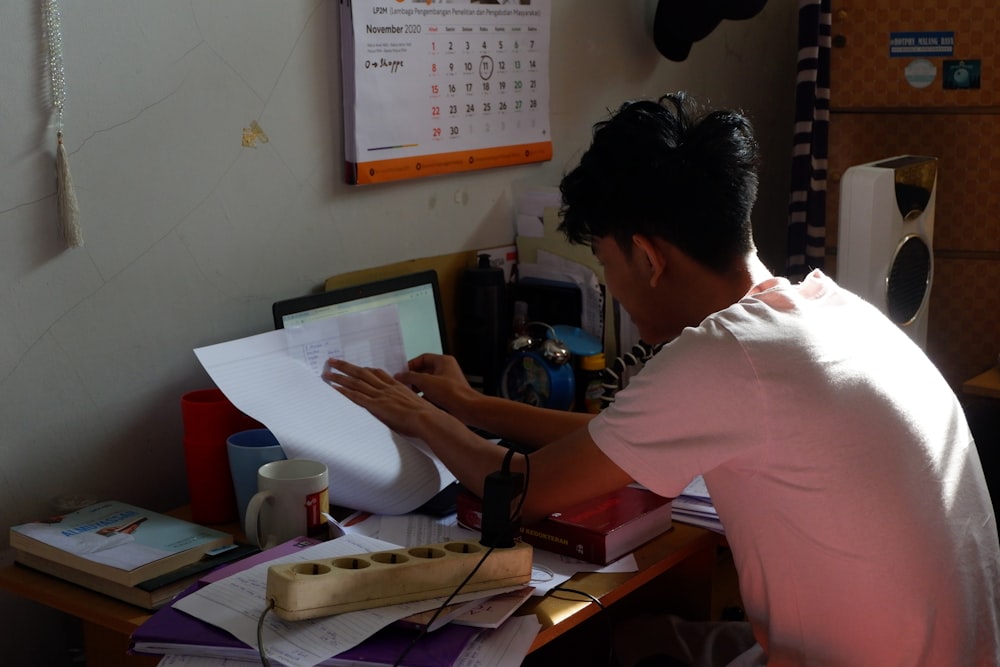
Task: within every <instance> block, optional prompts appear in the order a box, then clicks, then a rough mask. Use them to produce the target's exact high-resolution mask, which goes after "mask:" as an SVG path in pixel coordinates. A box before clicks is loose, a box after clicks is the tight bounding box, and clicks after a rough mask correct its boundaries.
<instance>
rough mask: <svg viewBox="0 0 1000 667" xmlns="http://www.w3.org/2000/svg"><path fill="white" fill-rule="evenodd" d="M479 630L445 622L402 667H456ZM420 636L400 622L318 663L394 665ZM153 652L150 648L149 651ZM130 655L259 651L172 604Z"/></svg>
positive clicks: (140, 635) (302, 543) (144, 629)
mask: <svg viewBox="0 0 1000 667" xmlns="http://www.w3.org/2000/svg"><path fill="white" fill-rule="evenodd" d="M315 543H316V540H305V539H298V540H290V541H289V542H286V543H284V544H281V545H278V546H277V547H274V548H273V549H269V550H267V551H265V552H262V553H260V554H257V555H255V556H251V557H249V558H246V559H244V560H242V561H240V562H238V563H233V564H231V565H227V566H224V567H222V568H219V570H216V571H215V572H213V573H212V574H210V575H207V576H206V577H204V578H202V579H201V580H200V581H199V582H198V583H196V584H192V585H191V586H190V587H188V588H187V589H186V590H185V591H184V592H182V593H181V594H180V595H178V596H177V599H180V598H182V597H184V596H185V595H188V594H190V593H191V592H193V591H195V590H197V589H198V588H201V587H202V586H205V585H207V584H209V583H211V582H212V581H216V580H218V579H220V578H222V577H223V576H228V575H230V574H233V573H235V572H237V571H239V570H243V569H246V568H248V567H251V566H253V565H256V564H257V563H260V562H266V561H268V560H273V559H275V558H278V557H281V556H284V555H287V554H289V553H294V552H295V551H297V550H298V549H302V548H305V547H308V546H312V545H313V544H315ZM480 631H481V630H480V628H473V627H467V626H461V625H455V624H451V623H449V624H448V625H446V626H444V627H443V628H441V629H439V630H436V631H434V632H430V633H427V634H426V635H424V636H423V637H421V638H420V639H419V640H418V641H417V643H416V645H415V646H414V647H413V649H411V650H410V652H409V653H407V655H406V658H405V659H404V661H403V662H402V663H401V664H402V665H403V666H404V667H449V666H450V665H453V664H454V663H455V661H456V660H457V659H458V656H459V655H460V654H461V652H462V651H463V650H464V649H465V647H466V645H468V643H469V642H470V641H471V640H472V639H473V637H475V636H476V635H477V634H479V632H480ZM418 634H419V630H418V629H414V628H413V627H412V626H411V625H407V624H405V623H403V622H397V623H393V624H392V625H389V626H388V627H386V628H383V629H382V630H380V631H379V632H377V633H375V634H374V635H372V636H371V637H369V638H368V639H366V640H365V641H363V642H361V643H360V644H358V645H357V646H355V647H354V648H352V649H349V650H347V651H344V652H343V653H341V654H339V655H336V656H334V657H333V658H331V659H330V660H328V661H324V662H322V663H320V664H321V665H327V664H333V665H335V664H338V663H339V662H340V661H344V660H354V661H357V662H370V663H373V664H385V665H392V664H393V663H394V662H395V661H396V659H397V658H398V657H399V656H400V655H401V654H402V652H403V651H404V650H406V647H407V646H409V645H410V642H411V641H412V640H413V639H414V638H415V637H417V635H418ZM151 645H152V646H151ZM151 648H152V649H153V650H150V649H151ZM129 653H136V654H139V653H141V654H155V655H163V654H165V653H176V654H182V655H202V656H217V657H238V656H240V655H242V656H244V657H250V658H256V657H257V649H255V648H253V647H251V646H248V645H247V644H244V643H243V642H241V641H240V640H239V639H237V638H236V637H234V636H233V635H231V634H230V633H228V632H226V631H225V630H223V629H222V628H219V627H217V626H215V625H212V624H211V623H206V622H204V621H202V620H199V619H197V618H195V617H194V616H190V615H188V614H185V613H184V612H182V611H179V610H177V609H174V608H173V606H172V605H168V606H165V607H162V608H161V609H159V610H157V611H156V612H154V613H153V615H152V616H150V617H149V618H148V619H147V620H146V622H145V623H143V624H142V625H140V626H139V627H138V628H136V630H135V632H133V633H132V636H131V638H130V639H129Z"/></svg>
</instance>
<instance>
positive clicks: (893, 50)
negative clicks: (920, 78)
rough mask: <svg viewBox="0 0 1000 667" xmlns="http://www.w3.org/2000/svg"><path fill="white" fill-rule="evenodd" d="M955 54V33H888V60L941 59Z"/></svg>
mask: <svg viewBox="0 0 1000 667" xmlns="http://www.w3.org/2000/svg"><path fill="white" fill-rule="evenodd" d="M954 52H955V33H954V32H952V31H948V32H891V33H889V57H890V58H915V57H917V56H923V57H925V58H935V57H937V58H942V57H947V56H951V55H953V54H954Z"/></svg>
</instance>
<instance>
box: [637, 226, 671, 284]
mask: <svg viewBox="0 0 1000 667" xmlns="http://www.w3.org/2000/svg"><path fill="white" fill-rule="evenodd" d="M632 244H633V245H634V246H635V248H634V251H637V257H636V260H637V262H638V265H639V267H640V268H644V269H645V270H647V271H648V272H649V286H650V287H656V284H657V283H658V282H659V281H660V279H661V278H662V277H663V274H664V273H665V272H666V270H667V256H666V254H665V252H664V249H663V248H661V247H660V245H659V244H658V243H656V242H655V241H653V239H651V238H649V237H648V236H646V235H645V234H633V235H632Z"/></svg>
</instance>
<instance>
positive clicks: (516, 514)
mask: <svg viewBox="0 0 1000 667" xmlns="http://www.w3.org/2000/svg"><path fill="white" fill-rule="evenodd" d="M515 453H516V452H515V450H514V449H510V448H509V449H508V450H507V453H506V454H504V458H503V465H502V466H501V470H502V471H503V472H504V473H509V472H510V463H511V460H512V459H513V458H514V454H515ZM524 469H525V473H524V488H523V489H522V490H521V497H520V499H519V500H518V503H517V507H516V508H515V509H514V511H513V512H512V513H511V514H510V516H509V517H508V519H509V520H510V521H512V522H513V521H515V520H518V519H519V518H520V516H521V507H523V506H524V497H525V496H526V495H528V480H529V479H530V476H531V475H530V471H531V463H530V462H529V460H528V455H527V454H524ZM494 549H496V547H495V546H490V547H489V548H488V549H487V550H486V553H484V554H483V557H482V558H480V559H479V562H478V563H476V566H475V567H474V568H472V571H471V572H469V574H468V575H466V577H465V579H463V580H462V583H460V584H459V585H458V586H456V587H455V590H453V591H452V592H451V595H449V596H448V598H447V599H446V600H445V601H444V602H442V603H441V604H440V605H439V606H438V608H437V610H435V612H434V614H433V615H432V616H431V618H430V620H429V621H427V623H426V624H425V625H424V626H423V627H422V628H420V632H419V633H417V636H416V637H414V638H413V639H412V640H411V641H410V643H409V644H408V645H407V647H406V648H405V649H404V650H403V652H402V653H401V654H400V655H399V657H398V658H396V661H395V662H393V663H392V665H393V667H399V665H401V664H402V662H403V660H404V659H405V658H406V656H407V655H409V653H410V651H411V650H413V647H414V646H416V645H417V642H418V641H420V640H421V639H423V637H424V635H426V634H427V632H428V630H429V629H430V627H431V626H432V625H434V621H436V620H437V618H438V616H440V615H441V612H442V611H444V610H445V609H446V608H447V607H448V605H449V604H451V601H452V600H453V599H454V598H455V596H456V595H458V593H459V591H461V590H462V588H463V587H465V585H466V584H467V583H469V580H470V579H472V577H473V575H475V574H476V572H477V571H479V568H480V567H482V565H483V563H485V562H486V559H487V558H488V557H489V555H490V554H492V553H493V550H494ZM598 604H600V602H598Z"/></svg>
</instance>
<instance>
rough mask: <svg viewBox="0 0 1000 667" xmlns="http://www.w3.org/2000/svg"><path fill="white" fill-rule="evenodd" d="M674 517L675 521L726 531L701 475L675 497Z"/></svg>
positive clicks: (720, 531) (721, 531)
mask: <svg viewBox="0 0 1000 667" xmlns="http://www.w3.org/2000/svg"><path fill="white" fill-rule="evenodd" d="M673 518H674V521H680V522H681V523H689V524H692V525H695V526H701V527H702V528H708V529H709V530H713V531H715V532H717V533H721V534H723V535H724V534H725V532H726V531H725V528H723V526H722V522H721V521H719V514H718V513H717V512H716V511H715V505H713V504H712V497H711V496H709V495H708V488H707V487H706V486H705V480H704V479H703V478H702V477H701V476H700V475H699V476H698V477H695V478H694V479H693V480H692V481H691V483H690V484H688V486H687V488H685V489H684V491H683V492H682V493H681V495H679V496H677V497H676V498H674V513H673Z"/></svg>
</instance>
